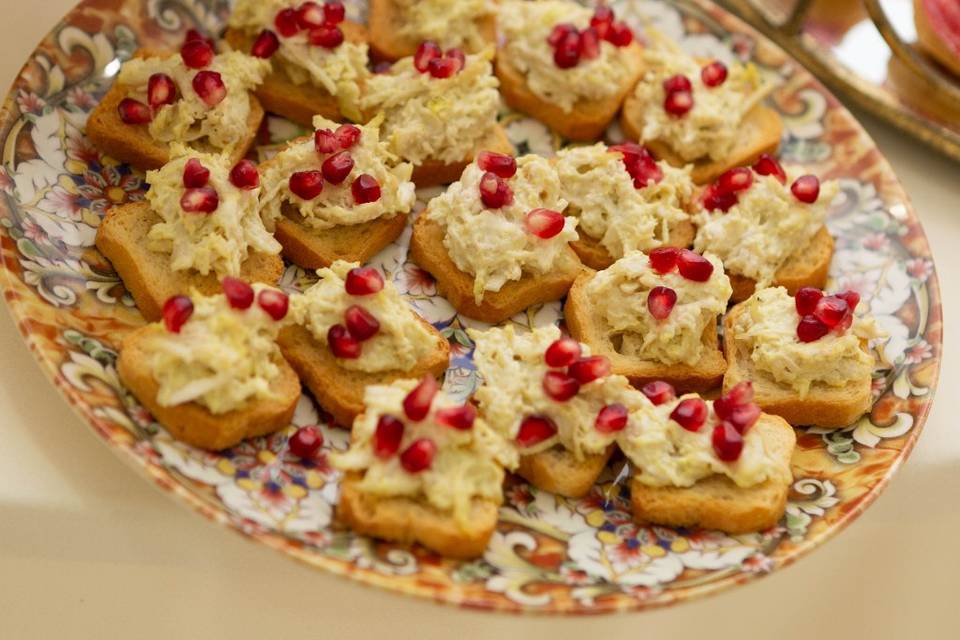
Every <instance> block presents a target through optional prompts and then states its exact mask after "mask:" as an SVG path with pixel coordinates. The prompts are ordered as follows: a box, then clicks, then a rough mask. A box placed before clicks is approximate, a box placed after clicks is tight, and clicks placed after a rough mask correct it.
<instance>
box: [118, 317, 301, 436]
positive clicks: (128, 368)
mask: <svg viewBox="0 0 960 640" xmlns="http://www.w3.org/2000/svg"><path fill="white" fill-rule="evenodd" d="M151 330H152V327H149V326H147V327H141V328H140V329H137V330H136V331H134V332H132V333H130V334H128V335H127V337H126V338H124V339H123V342H122V344H121V346H120V357H119V358H118V360H117V373H118V374H119V376H120V381H121V382H122V383H123V385H124V386H125V387H126V388H127V389H129V390H130V392H131V393H133V395H134V396H136V398H137V400H139V401H140V404H142V405H143V406H144V407H146V408H147V410H148V411H150V413H151V414H153V417H154V418H156V419H157V421H159V422H160V424H162V425H163V426H164V427H165V428H166V429H167V431H169V432H170V434H171V435H172V436H173V437H174V438H176V439H177V440H181V441H183V442H186V443H187V444H189V445H192V446H194V447H200V448H201V449H210V450H220V449H227V448H229V447H232V446H234V445H236V444H239V443H240V442H241V441H243V440H245V439H246V438H253V437H256V436H262V435H266V434H268V433H273V432H274V431H277V430H279V429H282V428H284V427H286V426H288V425H289V424H290V421H291V420H293V412H294V410H295V409H296V408H297V401H298V400H299V399H300V380H299V379H298V378H297V374H296V373H294V371H293V369H291V368H290V365H289V364H287V363H286V361H284V360H283V358H278V362H277V365H278V366H279V367H280V374H279V376H278V377H277V378H276V379H275V380H274V381H273V382H272V384H271V389H272V390H273V391H274V392H275V393H276V396H277V397H276V398H270V399H264V400H256V401H251V402H247V403H246V405H245V406H244V407H242V408H240V409H235V410H233V411H228V412H227V413H223V414H220V415H214V414H212V413H210V411H209V410H208V409H207V408H206V407H203V406H202V405H200V404H198V403H196V402H188V403H186V404H181V405H176V406H172V407H164V406H161V405H160V404H159V403H158V402H157V391H158V390H159V387H160V386H159V385H158V384H157V381H156V380H155V379H154V378H153V374H152V372H151V371H150V369H149V368H148V366H147V362H148V361H149V353H148V352H147V351H146V349H145V348H144V347H145V345H144V339H145V337H146V336H147V335H148V332H149V331H151Z"/></svg>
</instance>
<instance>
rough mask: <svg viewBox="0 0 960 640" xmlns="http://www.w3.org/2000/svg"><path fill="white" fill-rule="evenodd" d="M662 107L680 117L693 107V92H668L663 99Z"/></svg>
mask: <svg viewBox="0 0 960 640" xmlns="http://www.w3.org/2000/svg"><path fill="white" fill-rule="evenodd" d="M663 108H664V110H666V112H667V113H669V114H670V115H672V116H675V117H677V118H681V117H683V116H685V115H686V114H687V112H688V111H690V109H693V94H692V93H690V92H689V91H674V92H673V93H668V94H667V97H666V98H665V99H664V101H663Z"/></svg>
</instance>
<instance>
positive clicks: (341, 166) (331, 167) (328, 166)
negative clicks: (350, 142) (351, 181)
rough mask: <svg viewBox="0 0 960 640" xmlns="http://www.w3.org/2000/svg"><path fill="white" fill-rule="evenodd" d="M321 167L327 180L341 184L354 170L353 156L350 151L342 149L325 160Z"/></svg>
mask: <svg viewBox="0 0 960 640" xmlns="http://www.w3.org/2000/svg"><path fill="white" fill-rule="evenodd" d="M320 168H321V169H322V170H323V177H324V178H325V179H326V181H327V182H329V183H330V184H340V183H341V182H343V181H344V180H346V179H347V176H348V175H350V172H351V171H353V156H351V155H350V152H349V151H340V152H339V153H335V154H333V155H332V156H330V157H329V158H327V159H326V160H324V161H323V164H322V165H321V167H320Z"/></svg>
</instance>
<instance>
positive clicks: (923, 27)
mask: <svg viewBox="0 0 960 640" xmlns="http://www.w3.org/2000/svg"><path fill="white" fill-rule="evenodd" d="M913 21H914V23H915V24H916V26H917V42H918V43H919V44H920V48H921V49H923V50H924V51H925V52H926V53H928V54H929V55H930V57H932V58H933V59H934V60H936V61H937V62H939V63H940V64H941V65H943V66H944V67H945V68H947V69H948V70H949V71H950V72H951V73H953V74H954V75H956V76H958V77H960V56H958V55H957V54H956V53H953V52H952V51H951V50H950V48H949V47H948V46H947V44H946V43H945V42H944V41H943V39H942V38H941V37H940V34H938V33H937V32H936V30H935V29H934V28H933V25H931V24H930V19H929V16H927V11H926V9H924V7H923V2H922V0H913Z"/></svg>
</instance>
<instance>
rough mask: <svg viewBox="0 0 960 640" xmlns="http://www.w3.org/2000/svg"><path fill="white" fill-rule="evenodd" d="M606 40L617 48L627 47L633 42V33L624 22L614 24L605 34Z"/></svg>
mask: <svg viewBox="0 0 960 640" xmlns="http://www.w3.org/2000/svg"><path fill="white" fill-rule="evenodd" d="M604 40H606V41H607V42H609V43H610V44H612V45H613V46H615V47H626V46H629V45H630V43H631V42H633V31H631V30H630V27H628V26H627V25H626V23H624V22H614V23H612V24H611V25H610V28H609V29H608V30H607V32H606V34H604Z"/></svg>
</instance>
